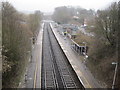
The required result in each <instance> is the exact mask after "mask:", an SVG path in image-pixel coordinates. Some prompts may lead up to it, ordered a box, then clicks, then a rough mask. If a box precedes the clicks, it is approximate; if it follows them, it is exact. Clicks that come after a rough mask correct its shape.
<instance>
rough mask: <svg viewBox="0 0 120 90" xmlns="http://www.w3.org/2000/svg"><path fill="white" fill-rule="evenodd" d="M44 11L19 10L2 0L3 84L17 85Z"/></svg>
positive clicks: (8, 85)
mask: <svg viewBox="0 0 120 90" xmlns="http://www.w3.org/2000/svg"><path fill="white" fill-rule="evenodd" d="M41 19H42V13H41V12H40V11H35V12H34V13H33V14H24V13H21V12H18V11H17V10H16V9H15V8H14V7H13V6H12V5H11V4H10V3H9V2H2V63H3V64H2V65H3V66H2V86H3V88H6V87H7V88H8V87H17V86H18V82H19V81H20V78H21V74H22V73H23V71H24V69H25V65H26V64H27V61H28V54H29V51H31V39H30V38H32V37H36V36H37V33H38V32H39V27H40V21H41Z"/></svg>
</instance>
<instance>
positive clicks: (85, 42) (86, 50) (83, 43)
mask: <svg viewBox="0 0 120 90" xmlns="http://www.w3.org/2000/svg"><path fill="white" fill-rule="evenodd" d="M83 44H85V55H86V53H87V50H86V42H83Z"/></svg>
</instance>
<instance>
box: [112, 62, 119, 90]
mask: <svg viewBox="0 0 120 90" xmlns="http://www.w3.org/2000/svg"><path fill="white" fill-rule="evenodd" d="M112 65H116V66H115V73H114V77H113V83H112V89H115V81H116V75H117V68H118V63H117V62H112Z"/></svg>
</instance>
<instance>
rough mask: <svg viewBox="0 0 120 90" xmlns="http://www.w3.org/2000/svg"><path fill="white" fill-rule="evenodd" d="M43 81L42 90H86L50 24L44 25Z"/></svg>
mask: <svg viewBox="0 0 120 90" xmlns="http://www.w3.org/2000/svg"><path fill="white" fill-rule="evenodd" d="M41 81H42V83H41V86H42V89H54V90H59V89H72V90H73V89H75V90H84V87H83V85H82V84H81V83H80V81H79V80H78V78H77V76H76V74H75V72H74V70H73V69H72V67H71V65H70V63H69V61H68V60H67V57H66V56H65V54H64V53H63V51H62V49H61V47H60V46H59V44H58V42H57V40H56V38H55V36H54V34H53V32H52V30H51V27H50V25H49V23H45V25H44V34H43V51H42V78H41Z"/></svg>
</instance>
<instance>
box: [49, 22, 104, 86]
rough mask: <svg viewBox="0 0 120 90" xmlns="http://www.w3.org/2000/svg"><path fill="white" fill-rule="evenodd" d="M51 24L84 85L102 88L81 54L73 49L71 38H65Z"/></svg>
mask: <svg viewBox="0 0 120 90" xmlns="http://www.w3.org/2000/svg"><path fill="white" fill-rule="evenodd" d="M50 26H51V28H52V31H53V33H54V35H55V36H56V39H57V41H58V43H59V44H60V46H61V48H62V50H63V52H64V53H65V55H66V56H67V58H68V60H69V62H70V64H71V66H72V67H73V69H74V71H75V72H76V74H77V76H78V78H79V80H80V81H81V83H82V84H83V86H84V87H85V88H102V87H101V85H100V84H99V81H98V80H96V79H95V78H94V77H93V75H92V73H91V72H90V71H89V69H88V68H87V67H86V65H85V64H84V63H83V62H82V61H81V60H80V56H79V55H78V54H76V53H75V51H73V50H72V49H71V46H70V42H69V40H67V39H64V37H63V35H60V34H59V33H58V31H57V28H54V26H53V25H52V23H51V24H50Z"/></svg>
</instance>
